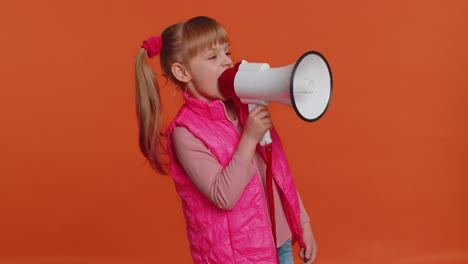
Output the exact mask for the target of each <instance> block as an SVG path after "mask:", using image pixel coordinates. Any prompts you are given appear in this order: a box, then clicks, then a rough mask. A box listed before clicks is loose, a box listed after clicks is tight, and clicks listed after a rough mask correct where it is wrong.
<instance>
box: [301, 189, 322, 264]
mask: <svg viewBox="0 0 468 264" xmlns="http://www.w3.org/2000/svg"><path fill="white" fill-rule="evenodd" d="M297 197H298V199H299V207H300V209H301V229H302V238H303V240H304V244H305V248H301V249H300V250H299V256H300V257H301V259H303V260H304V263H306V264H310V263H313V262H314V261H315V258H316V257H317V242H316V241H315V237H314V234H313V233H312V226H311V225H310V218H309V215H308V214H307V212H306V210H305V208H304V204H303V203H302V199H301V196H300V195H299V193H298V194H297ZM304 254H305V256H304Z"/></svg>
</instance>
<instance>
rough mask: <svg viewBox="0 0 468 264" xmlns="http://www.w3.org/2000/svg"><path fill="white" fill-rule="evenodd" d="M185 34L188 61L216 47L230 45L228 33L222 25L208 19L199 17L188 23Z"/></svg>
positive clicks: (185, 26)
mask: <svg viewBox="0 0 468 264" xmlns="http://www.w3.org/2000/svg"><path fill="white" fill-rule="evenodd" d="M183 34H184V37H183V41H184V44H186V45H187V46H186V54H187V57H188V59H193V58H194V57H195V56H196V55H197V54H199V53H200V52H203V51H205V50H207V49H210V48H211V47H213V46H214V45H217V44H224V43H229V39H228V35H227V32H226V30H224V28H223V27H222V26H221V24H219V23H218V22H217V21H216V20H213V19H211V18H207V17H197V18H194V19H191V20H189V21H187V22H186V23H185V25H184V30H183Z"/></svg>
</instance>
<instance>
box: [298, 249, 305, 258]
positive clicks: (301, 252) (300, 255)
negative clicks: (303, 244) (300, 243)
mask: <svg viewBox="0 0 468 264" xmlns="http://www.w3.org/2000/svg"><path fill="white" fill-rule="evenodd" d="M304 253H305V252H304V248H301V249H300V250H299V257H300V258H301V259H304Z"/></svg>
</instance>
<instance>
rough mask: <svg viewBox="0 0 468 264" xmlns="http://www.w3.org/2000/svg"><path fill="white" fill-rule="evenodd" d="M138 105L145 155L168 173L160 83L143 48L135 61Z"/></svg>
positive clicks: (153, 163)
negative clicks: (160, 130) (162, 127)
mask: <svg viewBox="0 0 468 264" xmlns="http://www.w3.org/2000/svg"><path fill="white" fill-rule="evenodd" d="M135 80H136V105H137V119H138V126H139V132H140V133H139V142H140V149H141V152H142V153H143V155H144V156H145V157H146V158H147V159H148V161H149V162H150V165H151V167H152V168H153V169H154V170H155V171H157V172H159V173H161V174H167V172H166V169H165V166H166V165H167V164H165V163H164V162H163V156H164V151H163V148H162V143H161V141H160V139H161V138H160V132H159V125H160V122H161V115H162V111H161V103H160V96H159V87H158V83H157V81H156V79H155V77H154V73H153V70H152V69H151V67H150V65H149V64H148V59H147V52H146V50H145V49H144V48H141V49H140V51H139V52H138V55H137V58H136V62H135Z"/></svg>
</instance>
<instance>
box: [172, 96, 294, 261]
mask: <svg viewBox="0 0 468 264" xmlns="http://www.w3.org/2000/svg"><path fill="white" fill-rule="evenodd" d="M185 99H186V104H185V105H184V106H183V107H182V108H181V109H180V110H179V113H178V114H177V116H176V118H175V119H174V121H173V122H172V124H171V125H170V127H169V131H168V147H169V155H170V160H171V166H170V173H171V175H172V177H173V178H174V182H175V187H176V191H177V194H178V195H179V196H180V198H181V199H182V205H183V211H184V214H185V218H186V223H187V233H188V238H189V241H190V249H191V253H192V257H193V260H194V263H195V264H201V263H210V264H230V263H232V264H234V263H236V264H240V263H243V264H244V263H245V264H248V263H249V264H262V263H263V264H271V263H277V257H276V256H277V252H276V247H275V245H274V242H273V235H272V232H271V226H270V223H269V219H268V212H267V205H266V198H265V192H264V189H263V185H262V182H261V179H260V176H259V175H258V173H257V174H256V175H255V176H254V177H253V178H252V180H251V181H250V183H249V184H248V185H247V186H246V188H245V190H244V192H243V194H242V196H241V197H240V199H239V201H238V202H237V204H236V205H235V206H234V208H232V209H231V210H223V209H220V208H218V207H216V206H215V205H214V204H213V203H212V202H210V201H209V200H208V199H207V198H206V197H205V196H204V195H203V194H202V193H201V192H200V191H199V190H198V189H197V188H196V186H195V185H194V184H193V183H192V181H191V180H190V178H189V177H188V176H187V175H186V173H185V171H184V169H183V168H182V167H181V166H180V164H179V163H178V161H177V157H176V156H175V153H174V149H173V146H172V140H171V133H172V131H173V130H174V128H175V127H176V126H183V127H186V128H187V129H188V130H189V131H190V132H191V133H193V134H194V135H195V136H196V137H197V138H198V139H200V140H201V141H202V142H203V143H204V144H205V145H206V146H207V147H208V148H209V149H210V151H211V152H212V153H213V155H214V156H215V157H216V158H217V159H218V161H219V163H220V164H221V165H222V166H223V167H225V166H226V165H227V164H228V163H229V162H230V160H231V159H232V156H233V154H234V152H235V151H236V148H237V144H238V142H239V140H240V136H239V134H238V132H237V130H236V128H235V127H234V125H233V124H232V122H231V121H229V120H228V119H227V117H226V114H225V108H224V104H223V103H222V102H221V101H212V102H205V101H200V100H196V99H193V98H188V96H187V95H185ZM236 107H237V109H238V110H239V113H240V117H241V118H240V121H241V123H242V124H244V122H245V119H246V117H247V115H248V110H247V106H246V105H242V104H240V103H236ZM271 137H272V140H273V152H272V156H273V172H274V178H275V181H276V183H277V185H278V187H279V188H280V193H281V194H282V198H283V206H284V210H285V213H286V216H287V218H288V221H289V224H290V227H291V231H292V233H293V243H294V242H295V241H297V240H298V241H299V242H300V244H301V245H303V241H302V234H301V228H300V209H299V203H298V197H297V191H296V187H295V184H294V182H293V178H292V176H291V172H290V170H289V166H288V163H287V160H286V157H285V154H284V151H283V148H282V146H281V142H280V139H279V137H278V134H277V133H276V131H275V130H274V129H272V131H271ZM258 150H259V151H261V152H262V154H263V155H264V157H265V152H264V150H263V148H260V147H259V148H258Z"/></svg>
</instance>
